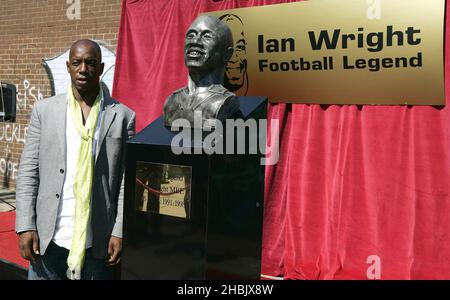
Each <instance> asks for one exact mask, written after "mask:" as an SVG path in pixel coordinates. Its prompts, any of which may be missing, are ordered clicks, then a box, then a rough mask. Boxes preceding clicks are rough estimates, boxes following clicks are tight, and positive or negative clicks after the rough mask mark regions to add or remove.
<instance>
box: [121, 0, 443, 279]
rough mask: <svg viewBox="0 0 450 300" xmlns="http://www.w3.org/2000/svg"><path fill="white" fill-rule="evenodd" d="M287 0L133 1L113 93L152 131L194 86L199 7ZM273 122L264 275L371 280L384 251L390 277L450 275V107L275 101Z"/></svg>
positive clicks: (125, 13) (385, 274) (126, 11)
mask: <svg viewBox="0 0 450 300" xmlns="http://www.w3.org/2000/svg"><path fill="white" fill-rule="evenodd" d="M284 2H294V1H283V0H279V1H275V0H265V1H264V0H248V1H245V0H234V1H229V0H225V1H213V0H204V1H194V0H152V1H145V0H134V1H132V0H124V1H123V5H122V16H121V23H120V35H119V44H118V49H117V62H116V71H115V80H114V88H113V95H114V96H115V97H116V98H117V99H118V100H120V101H121V102H123V103H125V104H126V105H128V106H129V107H130V108H132V109H133V110H135V111H136V112H137V127H138V130H140V129H142V128H143V127H145V126H146V125H147V124H149V123H150V122H151V121H153V120H154V119H156V118H157V117H158V116H159V115H160V114H161V112H162V106H163V103H164V101H165V98H166V97H167V96H168V95H169V94H170V93H171V92H172V91H173V90H174V89H177V88H179V87H181V86H184V85H185V84H186V81H187V70H186V69H185V68H184V64H183V50H182V49H183V43H184V34H185V31H186V29H187V28H188V26H189V24H190V23H191V21H192V20H193V19H194V18H195V17H196V16H197V15H198V14H199V13H201V12H206V11H213V10H222V9H229V8H237V7H245V6H256V5H267V4H275V3H284ZM336 13H345V12H336ZM399 13H401V12H399ZM447 15H448V14H447ZM446 24H447V22H446ZM446 26H447V25H446ZM448 32H449V31H448V30H447V33H446V34H447V37H448V34H449V33H448ZM449 49H450V47H449V45H448V39H446V47H445V52H446V54H447V52H448V51H449ZM449 71H450V65H449V64H448V63H447V62H446V66H445V72H446V74H448V72H449ZM337 80H338V79H337ZM447 81H448V76H446V94H447V95H448V94H449V93H448V92H449V90H448V89H449V86H450V85H449V84H448V82H447ZM324 88H326V87H324ZM380 88H382V87H380ZM269 118H272V119H275V118H276V119H279V120H280V122H279V123H280V160H279V162H278V164H277V165H275V166H272V167H267V168H266V186H265V188H266V190H265V212H264V213H265V216H264V230H263V234H264V235H263V249H262V258H263V259H262V271H261V272H262V274H265V275H271V276H283V277H285V278H288V279H316V278H319V279H347V278H354V279H366V278H367V275H366V274H367V270H368V268H369V267H370V266H371V263H369V264H368V263H367V259H368V257H369V256H371V255H377V256H378V257H379V258H380V263H381V278H382V279H423V278H427V279H433V278H446V279H450V233H449V229H450V217H448V216H449V215H450V196H449V191H450V188H449V175H450V174H449V172H450V156H449V155H450V151H449V150H450V140H449V136H450V126H449V124H450V113H449V108H448V107H430V106H425V107H419V106H416V107H408V106H356V105H343V106H338V105H331V106H323V105H322V106H320V105H302V104H294V105H291V104H273V105H272V104H271V105H269Z"/></svg>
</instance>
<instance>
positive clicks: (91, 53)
mask: <svg viewBox="0 0 450 300" xmlns="http://www.w3.org/2000/svg"><path fill="white" fill-rule="evenodd" d="M104 67H105V64H104V63H102V51H101V49H100V46H99V45H98V44H97V43H96V42H94V41H91V40H79V41H76V42H75V43H73V45H72V47H70V52H69V60H68V61H67V72H69V74H70V78H71V82H72V87H74V88H75V89H76V90H77V91H78V92H79V93H92V94H95V95H97V94H98V91H99V89H100V76H101V75H102V73H103V69H104Z"/></svg>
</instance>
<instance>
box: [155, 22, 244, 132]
mask: <svg viewBox="0 0 450 300" xmlns="http://www.w3.org/2000/svg"><path fill="white" fill-rule="evenodd" d="M232 55H233V36H232V34H231V30H230V28H229V27H228V26H227V25H226V24H225V23H224V22H223V21H221V20H219V19H218V18H216V17H213V16H200V17H198V18H197V19H195V20H194V21H193V22H192V24H191V25H190V27H189V29H188V30H187V33H186V38H185V45H184V63H185V65H186V67H187V68H188V70H189V79H188V86H187V87H184V88H182V89H179V90H177V91H175V92H173V93H172V95H170V96H169V97H168V98H167V99H166V102H165V104H164V124H165V125H166V126H171V124H172V122H173V121H174V120H176V119H185V120H188V121H189V123H190V124H191V127H194V128H195V127H198V128H203V127H204V125H205V124H209V125H211V126H212V127H214V124H215V122H216V121H217V120H220V121H223V120H224V119H226V118H228V117H230V116H231V115H233V114H234V113H236V112H237V111H238V110H239V101H238V99H237V98H236V96H235V95H234V94H233V93H231V92H230V91H229V90H227V89H226V88H225V87H224V86H223V82H224V74H225V66H226V65H227V63H228V61H229V60H230V58H231V56H232ZM194 112H195V113H196V115H198V114H199V113H201V120H200V123H201V124H199V122H194Z"/></svg>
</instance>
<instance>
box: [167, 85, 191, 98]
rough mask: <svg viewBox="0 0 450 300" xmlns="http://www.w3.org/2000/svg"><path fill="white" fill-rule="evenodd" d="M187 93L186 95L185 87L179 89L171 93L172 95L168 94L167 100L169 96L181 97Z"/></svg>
mask: <svg viewBox="0 0 450 300" xmlns="http://www.w3.org/2000/svg"><path fill="white" fill-rule="evenodd" d="M187 93H188V92H187V87H186V86H185V87H182V88H179V89H178V90H175V91H173V92H172V94H170V96H169V97H168V98H170V97H171V96H176V95H180V94H181V95H182V94H187Z"/></svg>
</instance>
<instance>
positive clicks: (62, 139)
mask: <svg viewBox="0 0 450 300" xmlns="http://www.w3.org/2000/svg"><path fill="white" fill-rule="evenodd" d="M52 107H53V116H54V118H53V120H54V122H55V123H54V124H55V126H54V130H55V135H56V137H57V143H58V146H59V147H60V149H61V153H64V160H65V159H66V156H65V155H66V122H67V94H62V95H61V96H60V97H59V98H58V99H57V100H56V101H55V103H54V105H52Z"/></svg>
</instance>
